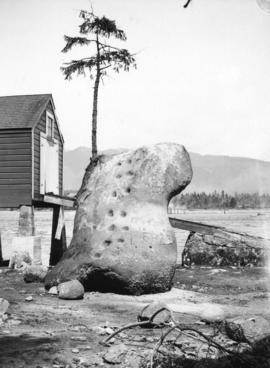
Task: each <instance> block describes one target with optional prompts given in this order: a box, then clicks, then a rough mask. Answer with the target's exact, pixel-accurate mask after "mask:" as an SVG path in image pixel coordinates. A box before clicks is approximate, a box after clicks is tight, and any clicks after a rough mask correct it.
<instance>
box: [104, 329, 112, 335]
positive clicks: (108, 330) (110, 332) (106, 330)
mask: <svg viewBox="0 0 270 368" xmlns="http://www.w3.org/2000/svg"><path fill="white" fill-rule="evenodd" d="M105 332H106V334H107V335H111V334H112V333H114V330H113V329H112V328H111V327H106V328H105Z"/></svg>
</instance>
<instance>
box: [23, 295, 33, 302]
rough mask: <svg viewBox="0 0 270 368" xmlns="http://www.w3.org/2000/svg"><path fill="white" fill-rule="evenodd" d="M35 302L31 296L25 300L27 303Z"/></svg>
mask: <svg viewBox="0 0 270 368" xmlns="http://www.w3.org/2000/svg"><path fill="white" fill-rule="evenodd" d="M32 300H33V297H32V296H31V295H29V296H27V297H26V298H25V301H26V302H31V301H32Z"/></svg>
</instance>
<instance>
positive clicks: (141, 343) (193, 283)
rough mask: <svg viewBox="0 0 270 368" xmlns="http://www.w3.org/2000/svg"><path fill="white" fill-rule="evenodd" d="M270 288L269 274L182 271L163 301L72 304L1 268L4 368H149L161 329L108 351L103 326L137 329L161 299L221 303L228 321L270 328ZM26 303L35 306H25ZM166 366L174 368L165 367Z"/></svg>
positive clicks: (111, 299)
mask: <svg viewBox="0 0 270 368" xmlns="http://www.w3.org/2000/svg"><path fill="white" fill-rule="evenodd" d="M268 286H269V278H268V276H267V273H266V270H265V269H263V268H249V269H245V270H243V269H236V268H226V269H225V268H224V269H213V268H206V267H204V268H203V267H195V268H190V269H185V268H179V269H178V270H177V272H176V275H175V278H174V289H173V291H171V292H170V293H165V294H164V295H163V297H161V296H160V294H159V296H157V297H155V296H153V295H148V296H147V295H145V296H141V297H134V296H121V295H113V294H100V293H86V294H85V296H84V299H83V300H77V301H68V300H60V299H58V297H57V296H52V295H50V294H48V293H47V292H45V290H44V288H43V285H42V284H39V283H35V284H33V283H32V284H26V283H25V282H24V281H23V278H22V274H20V273H18V272H17V271H9V270H7V269H4V268H2V269H1V273H0V290H1V297H2V298H5V299H6V300H8V301H9V303H10V307H9V309H8V318H7V320H6V321H5V322H4V323H3V324H2V325H0V367H8V368H9V367H21V368H23V367H29V368H32V367H35V368H38V367H39V368H49V367H50V368H51V367H53V368H61V367H65V368H66V367H102V366H103V367H109V366H110V367H111V366H115V367H133V368H136V367H139V365H140V364H141V363H140V362H141V361H144V363H143V364H144V365H145V366H147V364H148V365H149V360H150V357H151V352H152V350H153V348H154V346H155V343H156V341H157V340H158V339H159V337H160V334H161V331H160V330H153V329H142V328H139V327H137V328H135V329H131V330H127V331H125V332H124V333H122V334H121V335H120V337H119V338H116V339H115V340H113V343H112V344H111V348H108V347H106V346H103V345H101V344H100V342H101V341H102V340H103V339H104V338H106V337H107V336H108V335H103V333H106V332H104V329H101V328H100V327H104V326H105V327H108V333H109V332H110V331H111V330H113V329H115V328H116V327H120V326H123V325H125V324H127V323H131V322H136V320H137V314H138V313H139V311H140V310H141V309H142V307H143V306H144V305H146V304H147V303H149V302H151V301H152V300H155V299H159V300H162V301H163V302H168V301H170V302H173V303H180V304H181V303H182V302H183V303H194V304H198V303H200V302H206V301H207V302H211V303H218V304H219V305H222V306H223V309H224V310H225V311H226V314H227V315H228V316H254V315H258V316H263V317H264V318H265V319H267V320H268V321H270V299H269V296H270V294H269V293H268V289H267V287H268ZM28 296H32V298H33V300H32V301H26V300H25V299H26V298H27V297H28ZM177 320H179V321H181V323H185V324H189V325H190V326H193V327H195V328H204V329H207V328H208V326H206V325H203V324H201V323H200V322H198V316H195V315H192V314H187V313H182V314H177ZM123 343H124V345H123ZM187 344H188V343H187ZM113 347H117V348H118V350H119V349H120V350H121V349H123V351H125V354H123V355H122V358H120V361H119V357H118V358H115V356H114V355H113V352H112V351H111V349H112V348H113ZM190 348H192V346H191V345H190ZM110 351H111V352H110ZM118 352H119V351H118ZM190 354H191V353H190ZM118 355H119V354H118ZM193 355H194V354H193ZM197 359H198V354H195V355H194V356H193V358H192V354H191V355H190V356H189V360H186V362H187V361H188V362H189V365H187V364H184V363H183V362H182V363H181V364H180V365H179V364H178V365H175V366H178V367H187V366H188V367H191V366H192V367H193V366H194V367H195V366H196V368H198V367H199V365H198V360H197ZM269 359H270V357H269ZM269 362H270V360H268V363H269ZM268 363H267V364H268ZM196 364H197V365H196ZM155 366H156V367H158V366H160V367H161V366H162V365H157V364H156V365H155ZM163 366H164V367H167V366H174V365H171V364H169V363H168V362H167V363H166V364H165V365H164V364H163ZM203 366H207V365H206V364H204V365H203ZM239 366H240V365H239ZM260 366H263V365H262V364H261V365H260ZM264 366H265V367H266V366H267V365H264ZM269 366H270V365H269Z"/></svg>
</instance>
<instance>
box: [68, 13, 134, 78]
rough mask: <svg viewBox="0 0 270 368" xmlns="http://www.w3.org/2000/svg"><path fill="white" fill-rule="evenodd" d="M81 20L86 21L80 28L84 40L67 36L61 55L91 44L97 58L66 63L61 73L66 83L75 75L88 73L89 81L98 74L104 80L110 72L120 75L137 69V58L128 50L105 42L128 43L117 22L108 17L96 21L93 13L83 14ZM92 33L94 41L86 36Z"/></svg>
mask: <svg viewBox="0 0 270 368" xmlns="http://www.w3.org/2000/svg"><path fill="white" fill-rule="evenodd" d="M79 17H80V18H82V19H83V22H82V24H81V25H80V26H79V32H80V34H82V35H84V36H78V37H70V36H67V35H65V36H64V40H65V42H66V45H65V47H64V48H63V50H62V52H64V53H66V52H68V51H70V50H71V49H72V48H73V46H78V45H79V46H85V45H90V44H91V43H92V44H95V46H96V53H95V55H94V56H90V57H87V58H82V59H80V60H72V61H71V62H69V63H65V64H64V66H62V67H61V70H62V72H63V73H64V75H65V78H66V79H71V78H72V75H73V74H74V73H77V74H78V75H80V74H84V75H85V71H86V70H88V71H89V72H90V78H93V76H94V74H95V73H97V72H98V73H99V74H100V75H101V76H103V75H106V74H107V69H108V68H112V69H113V70H114V71H115V72H117V73H118V72H119V71H120V70H124V71H128V70H129V68H130V66H133V67H136V63H135V58H134V55H132V54H130V53H129V51H128V50H126V49H121V48H118V47H114V46H112V45H108V44H107V43H106V39H108V38H111V37H114V38H116V39H119V40H121V41H126V39H127V38H126V34H125V32H124V31H123V30H121V29H119V28H117V26H116V23H115V21H114V20H110V19H108V18H106V17H105V16H102V17H101V18H100V17H97V16H96V15H95V14H94V13H93V12H88V11H85V10H81V12H80V15H79ZM91 33H92V34H94V35H95V37H94V38H93V39H91V38H88V37H86V36H85V35H88V34H91ZM100 38H104V39H105V40H101V39H100Z"/></svg>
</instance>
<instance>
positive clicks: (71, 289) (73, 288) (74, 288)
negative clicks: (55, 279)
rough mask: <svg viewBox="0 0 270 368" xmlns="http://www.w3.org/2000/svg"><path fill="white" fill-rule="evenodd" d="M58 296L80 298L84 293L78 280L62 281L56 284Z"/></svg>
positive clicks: (72, 298)
mask: <svg viewBox="0 0 270 368" xmlns="http://www.w3.org/2000/svg"><path fill="white" fill-rule="evenodd" d="M58 291H59V294H58V297H59V298H60V299H71V300H74V299H82V298H83V295H84V287H83V285H82V284H81V283H80V281H78V280H71V281H66V282H63V283H62V284H59V285H58Z"/></svg>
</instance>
